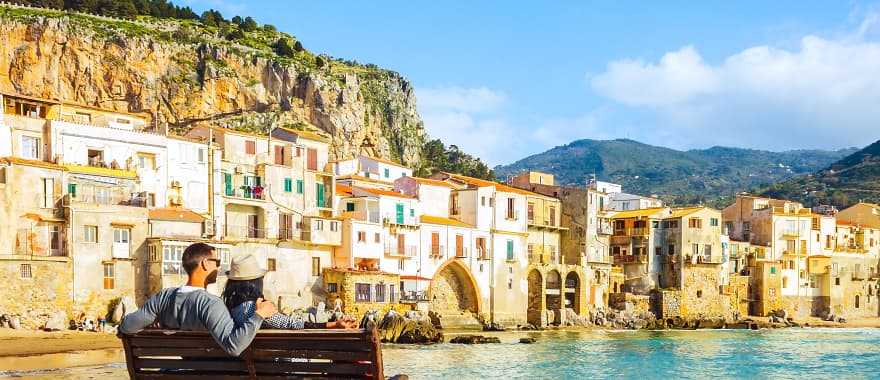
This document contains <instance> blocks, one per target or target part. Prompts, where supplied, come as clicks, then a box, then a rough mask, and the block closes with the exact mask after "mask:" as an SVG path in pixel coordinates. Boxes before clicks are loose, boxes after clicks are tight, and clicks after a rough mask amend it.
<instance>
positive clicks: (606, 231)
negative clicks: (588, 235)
mask: <svg viewBox="0 0 880 380" xmlns="http://www.w3.org/2000/svg"><path fill="white" fill-rule="evenodd" d="M596 232H597V233H598V234H599V235H611V234H612V233H614V230H613V229H612V228H611V225H610V224H608V223H599V224H598V225H597V226H596Z"/></svg>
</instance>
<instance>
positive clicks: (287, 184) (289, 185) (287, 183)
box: [284, 178, 293, 193]
mask: <svg viewBox="0 0 880 380" xmlns="http://www.w3.org/2000/svg"><path fill="white" fill-rule="evenodd" d="M291 191H293V180H292V179H290V178H285V179H284V192H286V193H289V192H291Z"/></svg>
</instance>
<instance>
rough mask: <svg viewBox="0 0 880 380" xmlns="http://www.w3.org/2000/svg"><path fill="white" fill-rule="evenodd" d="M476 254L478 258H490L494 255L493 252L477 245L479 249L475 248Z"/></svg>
mask: <svg viewBox="0 0 880 380" xmlns="http://www.w3.org/2000/svg"><path fill="white" fill-rule="evenodd" d="M474 254H476V255H477V260H489V259H490V258H491V256H492V252H490V251H489V250H488V249H485V248H480V247H477V249H475V250H474Z"/></svg>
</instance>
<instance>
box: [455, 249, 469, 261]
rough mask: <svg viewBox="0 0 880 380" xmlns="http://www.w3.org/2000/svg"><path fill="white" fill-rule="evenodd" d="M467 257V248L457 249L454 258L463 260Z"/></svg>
mask: <svg viewBox="0 0 880 380" xmlns="http://www.w3.org/2000/svg"><path fill="white" fill-rule="evenodd" d="M467 257H468V249H467V247H459V248H457V249H456V250H455V258H456V259H465V258H467Z"/></svg>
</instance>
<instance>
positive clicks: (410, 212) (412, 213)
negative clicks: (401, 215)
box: [409, 208, 416, 218]
mask: <svg viewBox="0 0 880 380" xmlns="http://www.w3.org/2000/svg"><path fill="white" fill-rule="evenodd" d="M409 216H410V217H413V218H415V216H416V209H414V208H411V209H409Z"/></svg>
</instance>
